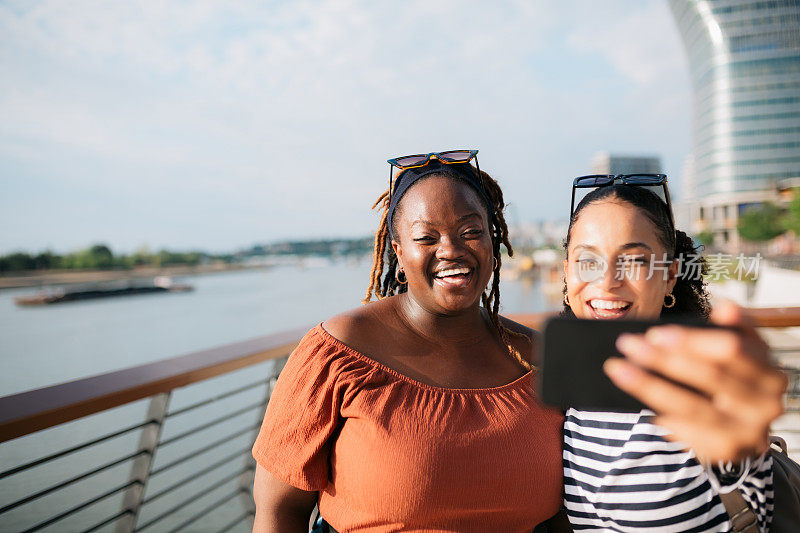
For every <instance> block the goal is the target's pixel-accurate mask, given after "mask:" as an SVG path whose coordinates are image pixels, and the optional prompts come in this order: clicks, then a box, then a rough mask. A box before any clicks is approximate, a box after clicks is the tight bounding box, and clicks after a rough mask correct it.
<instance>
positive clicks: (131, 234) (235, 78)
mask: <svg viewBox="0 0 800 533" xmlns="http://www.w3.org/2000/svg"><path fill="white" fill-rule="evenodd" d="M690 112H691V99H690V85H689V74H688V67H687V61H686V58H685V54H684V51H683V48H682V45H681V42H680V39H679V36H678V33H677V29H676V27H675V23H674V21H673V19H672V16H671V14H670V11H669V8H668V6H667V3H666V0H607V1H603V2H596V1H593V0H560V1H558V2H553V1H550V0H538V1H537V0H532V1H531V0H519V1H516V0H501V1H497V2H481V1H455V0H417V1H407V2H402V3H397V2H388V1H385V2H384V1H351V0H318V1H307V0H293V1H264V0H253V1H249V0H226V1H216V0H197V1H192V2H181V1H173V2H161V1H153V2H145V1H140V2H105V1H84V0H75V1H71V2H63V1H32V0H23V1H5V2H2V3H0V228H2V230H1V231H0V253H8V252H11V251H15V250H27V251H31V252H33V251H40V250H44V249H52V250H54V251H56V252H61V253H63V252H67V251H70V250H74V249H77V248H82V247H87V246H89V245H91V244H93V243H98V242H103V243H106V244H108V245H109V246H111V248H112V249H113V250H114V251H115V252H124V253H128V252H131V251H133V250H135V249H137V248H139V247H141V246H148V247H149V248H151V249H159V248H162V247H166V248H170V249H173V250H190V249H203V250H208V251H217V252H224V251H232V250H235V249H241V248H245V247H248V246H251V245H253V244H256V243H268V242H274V241H280V240H286V239H316V238H332V237H350V236H363V235H366V234H369V233H371V232H373V231H374V230H375V229H376V226H377V222H378V215H377V213H375V212H374V211H371V210H370V206H371V205H372V203H373V202H374V200H375V198H376V197H377V196H378V195H379V194H380V193H381V192H383V191H384V190H385V189H386V186H387V181H388V165H387V163H386V159H388V158H390V157H395V156H399V155H406V154H414V153H420V152H423V153H427V152H432V151H439V150H448V149H461V148H474V149H479V150H480V154H479V161H480V164H481V168H482V169H483V170H485V171H487V172H489V173H490V174H491V175H492V176H493V177H495V178H496V179H497V180H498V181H499V182H500V184H501V186H502V187H503V190H504V194H505V197H506V200H507V201H508V203H509V204H510V207H509V213H508V218H509V219H510V221H512V222H513V221H519V222H522V221H538V220H544V219H566V218H567V216H568V210H569V198H570V184H571V181H572V178H573V177H574V176H577V175H581V174H586V173H589V172H590V170H591V168H590V160H591V157H592V155H593V154H594V153H595V152H597V151H601V150H605V151H610V152H612V153H626V154H640V153H641V154H648V155H649V154H656V155H658V156H660V157H661V158H662V163H663V166H664V171H665V172H666V173H667V174H668V175H669V176H670V185H671V191H673V192H675V193H677V194H676V195H678V196H679V195H680V173H681V169H682V166H683V162H684V159H685V158H686V156H687V154H688V153H689V150H690V132H689V128H690V120H691V118H690Z"/></svg>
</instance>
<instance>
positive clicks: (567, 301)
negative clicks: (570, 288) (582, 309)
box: [564, 294, 569, 307]
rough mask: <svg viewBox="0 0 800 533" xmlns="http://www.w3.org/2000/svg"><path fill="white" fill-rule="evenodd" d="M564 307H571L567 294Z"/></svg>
mask: <svg viewBox="0 0 800 533" xmlns="http://www.w3.org/2000/svg"><path fill="white" fill-rule="evenodd" d="M564 305H566V306H567V307H569V296H567V295H566V294H565V295H564Z"/></svg>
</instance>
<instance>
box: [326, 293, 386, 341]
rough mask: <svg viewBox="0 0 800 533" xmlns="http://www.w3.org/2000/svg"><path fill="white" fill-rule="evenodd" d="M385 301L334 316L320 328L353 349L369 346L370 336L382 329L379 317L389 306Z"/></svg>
mask: <svg viewBox="0 0 800 533" xmlns="http://www.w3.org/2000/svg"><path fill="white" fill-rule="evenodd" d="M387 300H388V298H387V299H384V300H378V301H377V302H371V303H368V304H366V305H362V306H360V307H356V308H354V309H350V310H348V311H344V312H343V313H339V314H338V315H334V316H332V317H331V318H329V319H328V320H326V321H325V322H323V323H322V327H323V328H325V331H327V332H328V333H330V334H331V335H332V336H334V337H336V338H337V339H339V340H340V341H342V342H343V343H345V344H347V345H349V346H352V347H354V348H357V347H359V346H363V345H369V344H371V342H370V339H371V335H372V334H374V332H375V331H380V330H381V329H383V327H382V324H383V321H382V320H381V317H382V316H384V315H385V314H386V313H387V311H388V310H389V307H390V306H391V303H390V302H388V301H387Z"/></svg>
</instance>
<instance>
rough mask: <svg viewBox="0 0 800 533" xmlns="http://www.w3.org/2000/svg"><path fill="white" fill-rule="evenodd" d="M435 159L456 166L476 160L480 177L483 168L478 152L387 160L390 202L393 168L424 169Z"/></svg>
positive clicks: (412, 156)
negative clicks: (479, 161) (479, 164)
mask: <svg viewBox="0 0 800 533" xmlns="http://www.w3.org/2000/svg"><path fill="white" fill-rule="evenodd" d="M434 159H435V160H437V161H439V162H440V163H443V164H445V165H454V164H457V163H469V162H470V161H472V160H473V159H475V166H476V167H477V169H478V175H479V176H480V170H481V167H480V166H478V151H477V150H448V151H446V152H430V153H428V154H415V155H404V156H400V157H395V158H393V159H387V160H386V162H387V163H389V201H390V202H391V198H392V178H393V173H392V167H397V168H399V169H401V170H406V169H408V168H419V167H424V166H425V165H427V164H428V163H430V162H431V161H433V160H434Z"/></svg>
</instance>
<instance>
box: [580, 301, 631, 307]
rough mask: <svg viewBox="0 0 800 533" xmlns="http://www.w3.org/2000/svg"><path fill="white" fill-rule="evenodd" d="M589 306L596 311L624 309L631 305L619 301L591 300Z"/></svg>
mask: <svg viewBox="0 0 800 533" xmlns="http://www.w3.org/2000/svg"><path fill="white" fill-rule="evenodd" d="M589 305H591V306H592V307H593V308H595V309H622V308H623V307H628V306H629V305H630V303H629V302H621V301H619V300H589Z"/></svg>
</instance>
